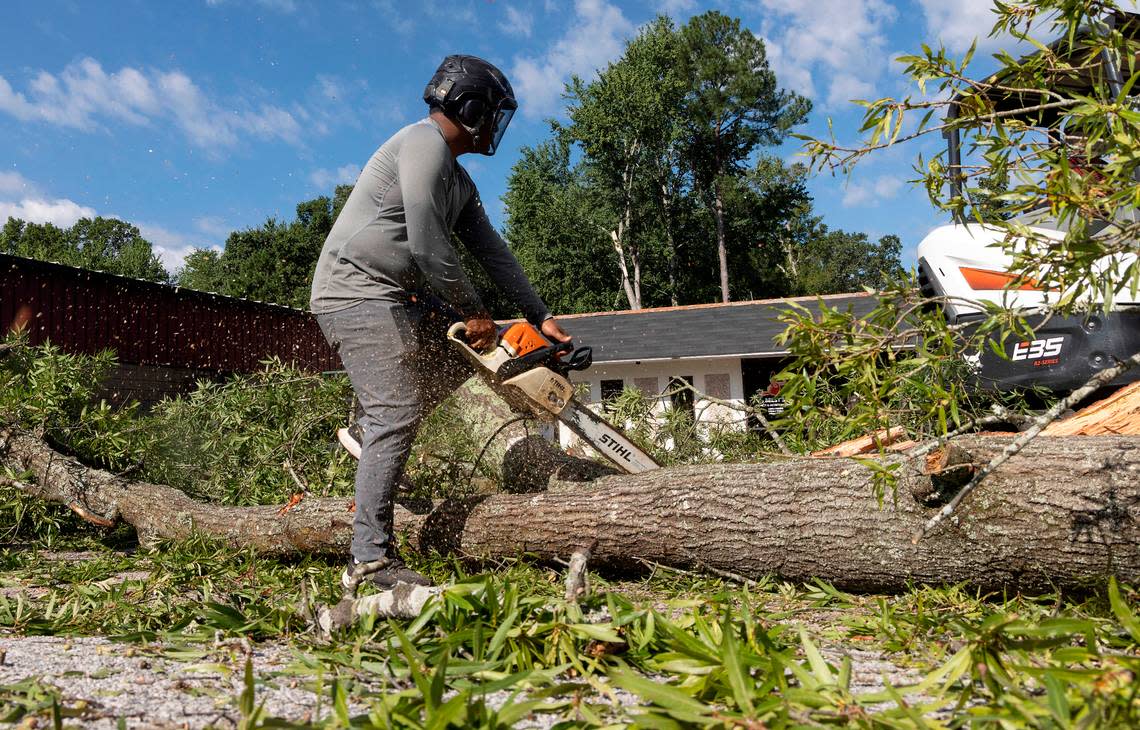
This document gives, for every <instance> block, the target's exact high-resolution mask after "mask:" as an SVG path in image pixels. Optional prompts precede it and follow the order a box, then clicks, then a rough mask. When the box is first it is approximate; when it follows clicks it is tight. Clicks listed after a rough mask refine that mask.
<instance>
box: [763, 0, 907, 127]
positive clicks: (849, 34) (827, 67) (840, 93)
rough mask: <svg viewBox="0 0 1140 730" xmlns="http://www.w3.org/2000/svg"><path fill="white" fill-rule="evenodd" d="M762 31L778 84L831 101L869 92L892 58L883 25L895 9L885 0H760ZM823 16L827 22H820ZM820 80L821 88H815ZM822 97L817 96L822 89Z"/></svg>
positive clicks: (833, 103)
mask: <svg viewBox="0 0 1140 730" xmlns="http://www.w3.org/2000/svg"><path fill="white" fill-rule="evenodd" d="M759 2H760V5H761V6H762V7H763V8H764V9H765V10H766V11H767V13H768V14H767V16H766V18H765V22H764V24H763V26H762V28H761V33H760V34H759V35H760V36H761V37H763V39H764V42H765V45H766V46H767V47H768V56H769V61H770V64H771V66H772V69H773V70H774V71H775V72H776V78H777V79H778V80H779V82H780V85H781V86H783V87H785V88H788V89H791V90H792V91H796V92H799V93H801V94H804V95H806V96H812V97H813V98H815V99H816V101H817V102H819V101H822V102H824V103H826V104H827V105H829V106H839V105H843V104H846V102H848V101H849V100H850V99H852V98H862V97H866V96H869V95H871V92H872V91H873V90H874V84H875V81H876V80H877V79H878V78H879V77H880V76H881V75H882V73H883V71H885V70H886V69H887V68H888V66H889V63H890V54H888V53H886V45H887V37H886V33H885V31H884V27H885V26H886V25H887V24H889V23H891V22H893V21H894V20H895V18H896V17H897V15H898V12H897V10H896V9H895V8H894V7H893V6H892V5H891V4H889V3H888V2H886V0H817V1H816V2H812V3H805V2H802V0H759ZM821 19H825V21H824V22H823V23H822V24H821ZM816 80H818V82H819V86H821V87H824V88H825V89H826V91H823V89H819V90H817V89H816V83H815V82H816ZM817 92H818V93H823V94H824V98H823V99H819V98H818V93H817Z"/></svg>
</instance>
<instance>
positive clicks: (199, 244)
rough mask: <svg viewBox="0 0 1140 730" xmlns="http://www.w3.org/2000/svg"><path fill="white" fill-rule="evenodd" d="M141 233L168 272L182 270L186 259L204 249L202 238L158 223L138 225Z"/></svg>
mask: <svg viewBox="0 0 1140 730" xmlns="http://www.w3.org/2000/svg"><path fill="white" fill-rule="evenodd" d="M136 225H137V226H138V228H139V232H140V233H142V236H143V238H145V239H146V240H148V241H150V242H151V250H153V251H154V255H155V256H157V257H158V260H159V261H161V262H162V265H163V266H164V267H165V268H166V270H167V271H170V272H174V271H177V270H178V269H180V268H182V264H183V263H184V262H185V261H186V257H187V256H189V255H190V253H191V252H192V251H193V250H194V249H196V248H203V247H204V242H203V241H201V240H200V237H197V236H190V235H187V234H185V233H180V232H178V231H173V230H171V229H169V228H166V227H165V226H160V225H158V224H157V223H138V224H136Z"/></svg>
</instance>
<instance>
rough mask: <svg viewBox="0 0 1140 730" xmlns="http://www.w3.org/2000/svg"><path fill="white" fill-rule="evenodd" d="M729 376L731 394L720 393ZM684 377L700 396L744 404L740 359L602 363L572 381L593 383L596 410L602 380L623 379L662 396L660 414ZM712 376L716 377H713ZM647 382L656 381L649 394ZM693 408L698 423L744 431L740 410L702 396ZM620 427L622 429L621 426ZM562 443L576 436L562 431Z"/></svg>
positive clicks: (591, 398) (625, 383)
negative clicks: (669, 393) (675, 381)
mask: <svg viewBox="0 0 1140 730" xmlns="http://www.w3.org/2000/svg"><path fill="white" fill-rule="evenodd" d="M725 375H727V376H728V389H727V393H723V392H716V391H718V389H719V388H718V387H717V386H718V381H719V382H720V383H723V376H725ZM682 376H685V377H692V378H693V387H694V388H696V389H697V390H698V391H699V392H700V393H703V394H706V395H709V396H713V397H717V398H718V399H719V400H724V401H728V402H730V403H733V404H735V405H737V406H739V405H742V404H743V403H744V379H743V377H742V375H741V370H740V358H739V357H726V358H701V359H693V360H680V359H677V360H658V361H652V362H641V363H636V362H634V363H617V364H611V363H599V364H596V365H594V366H593V367H591V368H590V369H589V370H586V371H583V372H580V373H574V374H573V375H572V378H571V379H572V381H573V382H574V383H575V384H577V383H589V386H590V394H589V397H588V398H586V399H585V400H586V401H587V403H589V404H590V405H592V406H594V407H597V406H598V404H600V403H601V400H602V381H603V380H618V379H620V380H621V381H622V383H623V386H624V387H626V388H633V387H637V388H640V389H641V390H642V392H643V393H645V394H646V395H648V396H660V397H659V398H658V401H657V404H656V405H655V406H654V411H655V412H656V413H658V414H660V413H664V412H665V410H666V409H667V408H668V407H669V399H668V397H666V396H663V395H661V394H662V393H664V392H667V391H668V390H669V382H670V378H674V377H682ZM710 376H712V377H711V378H710ZM647 379H652V380H653V385H652V388H653V391H652V392H648V391H649V388H648V387H643V386H649V384H648V383H645V380H647ZM710 386H712V387H710ZM693 407H694V411H695V413H696V416H697V421H698V422H700V423H709V424H711V423H716V422H718V421H719V422H720V423H722V424H725V425H728V426H730V427H732V428H736V429H740V430H744V428H745V421H744V413H743V412H742V411H740V410H736V409H733V408H731V407H728V406H723V405H720V404H717V403H713V402H711V401H709V400H707V399H704V398H700V397H697V398H696V399H695V401H694V403H693ZM616 425H619V426H620V425H621V424H616ZM559 441H560V442H561V444H562V445H563V447H568V446H571V445H573V442H574V440H573V438H572V435H571V434H570V433H569V431H568V430H567V429H565V428H562V429H560V434H559Z"/></svg>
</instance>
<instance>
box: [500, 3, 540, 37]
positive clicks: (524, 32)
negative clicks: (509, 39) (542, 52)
mask: <svg viewBox="0 0 1140 730" xmlns="http://www.w3.org/2000/svg"><path fill="white" fill-rule="evenodd" d="M503 10H504V11H506V14H507V17H506V18H505V19H503V20H502V21H501V22H500V23H499V28H500V30H502V31H503V32H504V33H506V34H507V35H514V36H523V37H524V38H529V37H530V33H531V30H533V28H534V16H533V15H531V14H530V13H524V12H523V11H521V10H519V9H518V8H516V7H515V6H514V5H504V6H503Z"/></svg>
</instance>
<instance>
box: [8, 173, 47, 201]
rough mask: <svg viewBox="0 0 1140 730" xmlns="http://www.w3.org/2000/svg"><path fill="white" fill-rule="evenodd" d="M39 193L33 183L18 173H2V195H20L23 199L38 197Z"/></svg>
mask: <svg viewBox="0 0 1140 730" xmlns="http://www.w3.org/2000/svg"><path fill="white" fill-rule="evenodd" d="M38 194H39V191H38V189H37V188H36V186H35V184H33V183H32V181H30V180H28V179H27V178H26V177H24V176H23V175H21V174H20V173H18V172H0V195H19V196H23V197H28V196H35V195H38Z"/></svg>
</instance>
